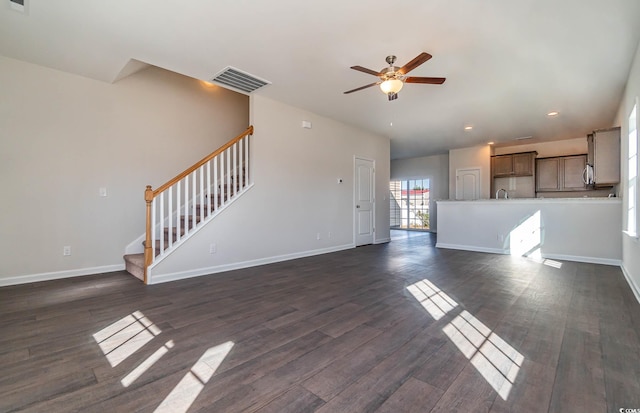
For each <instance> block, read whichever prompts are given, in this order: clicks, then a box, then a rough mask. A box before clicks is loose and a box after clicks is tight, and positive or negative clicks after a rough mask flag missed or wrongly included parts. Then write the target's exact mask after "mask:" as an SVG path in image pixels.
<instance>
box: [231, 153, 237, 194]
mask: <svg viewBox="0 0 640 413" xmlns="http://www.w3.org/2000/svg"><path fill="white" fill-rule="evenodd" d="M232 152H233V176H232V178H233V195H234V196H235V195H236V194H237V193H238V144H237V142H236V143H234V144H233V151H232Z"/></svg>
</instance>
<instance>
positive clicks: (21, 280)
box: [0, 264, 124, 287]
mask: <svg viewBox="0 0 640 413" xmlns="http://www.w3.org/2000/svg"><path fill="white" fill-rule="evenodd" d="M123 270H124V264H115V265H104V266H102V267H90V268H78V269H76V270H65V271H54V272H43V273H39V274H26V275H16V276H13V277H4V278H0V287H4V286H8V285H18V284H28V283H35V282H40V281H51V280H59V279H61V278H71V277H81V276H83V275H92V274H101V273H104V272H114V271H123Z"/></svg>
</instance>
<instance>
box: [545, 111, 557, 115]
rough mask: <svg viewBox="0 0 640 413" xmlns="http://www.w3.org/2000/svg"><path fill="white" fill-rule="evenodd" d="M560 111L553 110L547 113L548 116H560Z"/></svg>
mask: <svg viewBox="0 0 640 413" xmlns="http://www.w3.org/2000/svg"><path fill="white" fill-rule="evenodd" d="M558 114H559V112H556V111H553V112H549V113H547V116H558Z"/></svg>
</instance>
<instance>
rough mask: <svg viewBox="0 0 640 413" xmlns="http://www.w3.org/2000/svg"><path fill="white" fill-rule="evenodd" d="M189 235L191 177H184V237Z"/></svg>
mask: <svg viewBox="0 0 640 413" xmlns="http://www.w3.org/2000/svg"><path fill="white" fill-rule="evenodd" d="M188 233H189V175H187V176H185V177H184V235H187V234H188Z"/></svg>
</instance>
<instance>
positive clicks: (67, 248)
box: [62, 245, 71, 257]
mask: <svg viewBox="0 0 640 413" xmlns="http://www.w3.org/2000/svg"><path fill="white" fill-rule="evenodd" d="M62 255H64V256H65V257H67V256H69V255H71V246H69V245H65V246H64V247H62Z"/></svg>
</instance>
